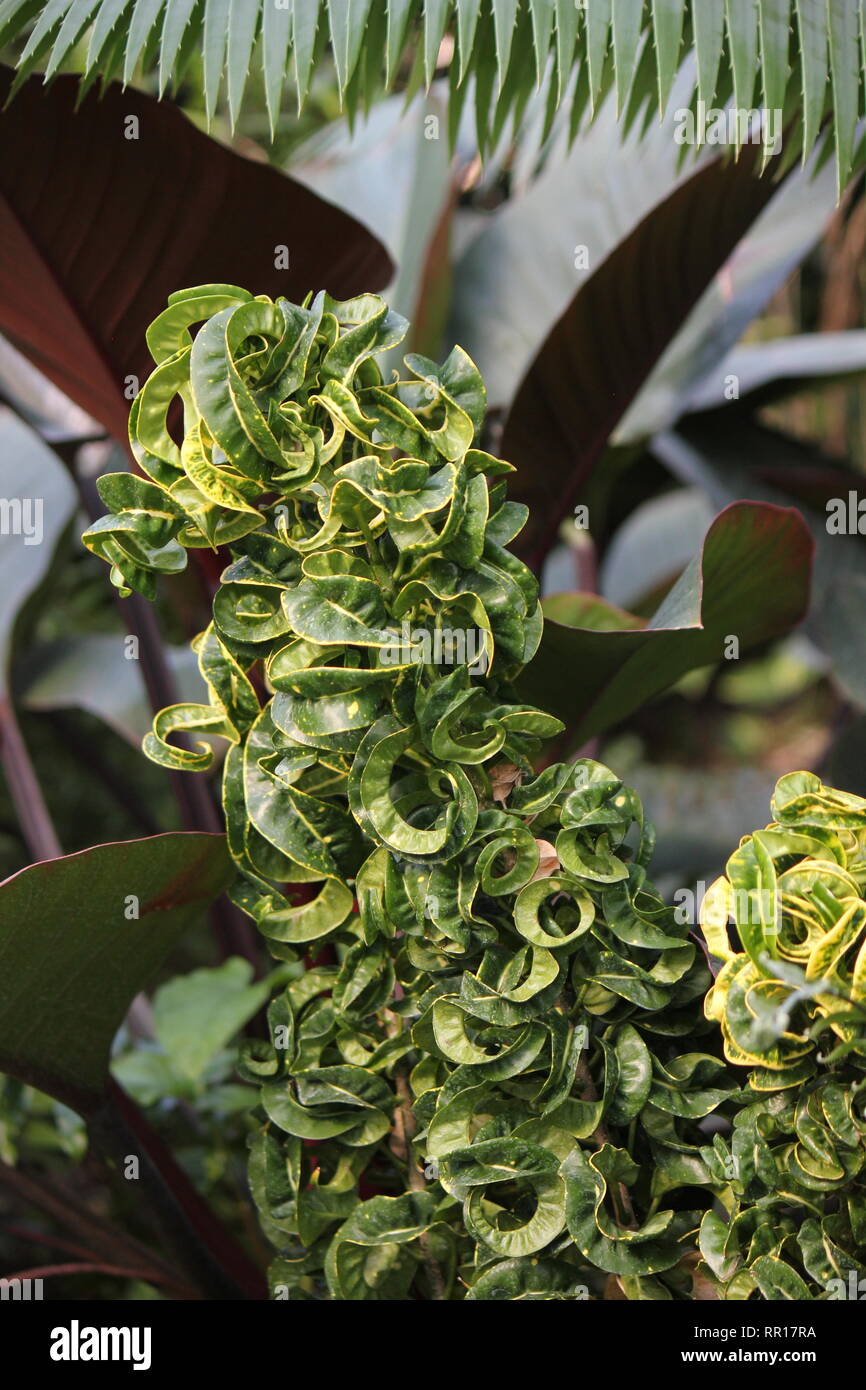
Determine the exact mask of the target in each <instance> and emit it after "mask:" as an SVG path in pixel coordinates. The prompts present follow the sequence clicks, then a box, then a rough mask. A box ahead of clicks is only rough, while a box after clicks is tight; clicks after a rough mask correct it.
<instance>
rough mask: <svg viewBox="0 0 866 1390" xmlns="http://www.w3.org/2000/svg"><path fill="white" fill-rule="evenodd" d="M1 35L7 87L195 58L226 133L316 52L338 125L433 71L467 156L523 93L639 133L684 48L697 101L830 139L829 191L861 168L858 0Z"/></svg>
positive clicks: (593, 2)
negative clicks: (463, 136) (606, 117)
mask: <svg viewBox="0 0 866 1390" xmlns="http://www.w3.org/2000/svg"><path fill="white" fill-rule="evenodd" d="M12 40H15V41H18V42H19V43H20V44H23V47H22V48H21V57H20V62H19V74H20V76H21V77H22V79H23V77H24V76H26V75H27V74H28V73H29V72H31V71H33V70H34V69H38V70H41V71H44V72H45V74H46V75H47V76H48V77H51V76H53V74H54V73H56V72H57V71H58V70H59V69H60V68H61V67H62V66H63V64H64V63H65V62H67V61H68V60H69V59H70V55H71V54H72V53H73V50H74V49H75V50H76V59H77V61H79V62H80V61H81V56H80V55H82V54H83V70H84V81H85V82H86V83H88V82H92V81H94V80H96V79H97V78H102V79H110V78H119V79H121V80H123V81H129V80H130V79H131V78H132V77H133V75H134V74H135V73H136V72H138V71H143V72H144V73H146V74H147V75H148V77H152V78H154V79H155V80H156V82H157V83H158V87H159V90H160V93H163V92H165V91H166V90H167V89H168V88H170V87H172V86H175V85H176V84H177V83H178V82H179V81H180V80H181V79H182V78H183V76H184V74H185V72H186V71H187V69H188V67H189V64H190V63H191V62H193V61H195V62H200V63H201V65H202V81H203V86H204V93H205V103H206V107H207V113H208V116H209V117H212V116H213V115H214V113H215V112H216V110H217V107H218V105H219V102H220V100H221V94H223V95H224V97H225V99H226V100H227V105H228V111H229V115H230V119H231V120H232V122H234V121H235V120H237V118H238V116H239V114H240V112H241V109H242V107H243V103H244V99H245V96H246V95H247V94H248V93H249V91H250V85H251V79H252V81H253V82H254V84H255V87H256V90H257V91H258V92H260V91H261V89H262V88H263V90H264V95H265V100H266V103H267V107H268V113H269V116H270V120H271V126H272V129H273V127H274V125H275V123H276V119H277V116H278V113H279V111H280V107H281V103H282V102H283V100H284V99H285V98H286V94H287V86H288V87H290V88H291V90H292V95H293V97H294V99H295V100H296V101H297V103H298V104H299V106H303V104H304V101H305V100H306V98H307V96H308V93H309V90H310V84H311V81H312V78H313V74H314V73H315V71H316V67H317V64H318V62H319V60H320V58H321V57H322V55H323V54H324V53H325V51H326V50H329V51H330V53H331V54H332V57H333V62H334V66H335V69H336V74H337V81H338V83H339V88H340V95H341V99H342V101H343V105H344V108H345V109H346V111H347V112H348V113H349V115H350V116H354V114H355V113H356V112H357V111H358V110H359V109H361V110H362V109H364V108H365V106H366V105H367V104H369V102H370V101H371V100H372V99H373V98H374V97H375V96H376V95H377V94H378V93H379V92H380V91H381V90H383V88H384V89H385V90H390V89H394V88H399V89H401V90H402V89H405V88H406V87H407V86H408V88H409V90H410V91H411V90H414V89H418V88H422V87H425V86H428V85H429V84H430V82H431V81H432V80H433V78H434V76H435V75H436V74H437V73H441V72H442V70H443V68H447V76H448V81H449V84H450V88H451V102H450V110H451V117H450V122H451V127H452V134H453V131H454V129H455V128H456V124H457V121H458V119H459V117H460V114H461V112H462V111H463V110H464V108H465V107H466V103H467V98H468V101H469V103H470V108H471V109H473V110H474V118H475V120H476V123H477V128H478V136H479V142H480V145H481V148H482V151H483V150H485V149H487V148H489V146H490V144H491V142H492V141H493V140H495V139H496V138H497V137H498V136H499V134H501V132H502V131H503V130H504V129H505V127H506V125H507V123H508V122H509V121H510V120H513V121H514V122H515V123H517V122H519V121H520V119H521V116H522V115H523V112H524V110H525V107H526V104H527V102H528V101H529V100H530V99H531V98H533V97H534V98H535V99H536V100H538V101H539V102H540V103H541V104H542V109H543V110H544V111H545V114H546V122H547V125H548V126H549V125H550V124H551V123H552V121H553V119H554V117H555V115H556V113H557V111H558V110H560V109H561V108H566V111H567V118H568V120H569V122H570V126H571V130H572V132H574V131H575V130H576V129H577V127H578V125H579V123H580V121H581V119H582V118H583V116H584V114H585V113H586V112H590V113H591V112H594V111H595V110H597V109H598V106H599V105H600V103H601V101H602V100H603V98H604V97H605V96H606V94H607V93H608V91H610V90H611V89H613V90H615V92H616V100H617V103H618V106H619V109H620V112H621V114H622V116H623V128H624V129H628V128H630V127H631V125H632V123H634V122H635V121H637V120H639V121H648V120H650V119H652V117H653V116H654V115H655V114H656V112H657V111H658V110H660V109H661V110H663V109H664V108H665V106H666V104H667V102H668V99H669V97H670V93H671V88H672V86H673V81H674V77H675V75H676V73H677V71H678V69H679V67H680V65H681V63H682V62H683V60H684V58H685V57H686V55H687V54H688V53H689V52H692V51H693V52H694V55H695V61H694V72H695V82H694V93H693V101H694V102H696V101H698V100H700V101H701V102H703V103H704V104H705V109H706V108H708V107H712V106H713V105H714V104H715V106H716V107H719V106H724V105H725V104H727V103H728V102H733V103H734V104H735V106H736V107H737V108H739V109H742V110H747V109H754V108H756V107H758V106H760V107H763V108H766V109H768V110H769V111H771V112H783V113H784V120H785V129H786V150H787V151H788V153H789V154H791V153H793V154H794V155H798V154H802V155H803V157H804V158H805V157H806V156H807V155H808V154H809V153H810V151H811V150H812V148H813V147H814V145H815V143H816V141H817V140H818V139H819V137H820V134H821V131H822V129H823V128H824V126H825V125H827V126H829V127H831V128H832V135H833V138H832V144H828V146H827V148H828V149H833V150H834V151H835V156H836V161H837V165H838V169H839V185H840V188H841V187H842V186H844V184H845V183H846V181H847V180H848V178H849V177H850V175H851V172H852V170H853V169H854V168H856V167H859V166H860V165H861V164H862V163H863V160H864V154H863V147H862V144H861V143H860V141H859V138H858V120H859V118H860V116H861V115H862V114H863V109H864V80H863V76H864V67H866V0H48V2H47V3H45V0H0V44H3V43H7V42H9V41H12Z"/></svg>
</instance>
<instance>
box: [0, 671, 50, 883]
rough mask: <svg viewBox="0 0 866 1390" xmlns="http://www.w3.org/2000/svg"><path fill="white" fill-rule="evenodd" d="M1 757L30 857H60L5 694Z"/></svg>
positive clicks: (0, 720)
mask: <svg viewBox="0 0 866 1390" xmlns="http://www.w3.org/2000/svg"><path fill="white" fill-rule="evenodd" d="M0 758H2V762H3V771H4V773H5V774H6V781H7V783H8V786H9V794H10V796H11V797H12V802H13V805H14V806H15V810H16V812H17V815H18V821H19V824H20V826H21V833H22V835H23V836H24V841H25V844H26V845H27V848H28V850H29V851H30V854H31V856H32V858H33V859H34V860H40V859H59V858H60V856H61V855H62V854H63V849H62V847H61V844H60V840H59V839H58V837H57V831H56V830H55V829H54V822H53V821H52V819H51V815H50V812H49V810H48V807H47V806H46V804H45V798H44V796H43V795H42V788H41V787H40V785H39V779H38V778H37V776H36V771H35V769H34V767H33V764H32V762H31V761H30V754H29V753H28V751H27V745H26V744H25V742H24V739H23V738H22V737H21V730H20V728H19V727H18V721H17V719H16V718H15V711H14V710H13V708H12V704H11V701H10V700H9V698H8V697H5V698H2V699H0Z"/></svg>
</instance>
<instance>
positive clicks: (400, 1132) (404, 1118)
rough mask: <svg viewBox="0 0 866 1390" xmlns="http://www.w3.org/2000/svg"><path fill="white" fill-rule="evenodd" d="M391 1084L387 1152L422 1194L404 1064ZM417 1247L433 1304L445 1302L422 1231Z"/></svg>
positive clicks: (441, 1276)
mask: <svg viewBox="0 0 866 1390" xmlns="http://www.w3.org/2000/svg"><path fill="white" fill-rule="evenodd" d="M394 1084H395V1087H396V1090H397V1095H398V1096H399V1104H398V1106H397V1109H396V1110H395V1111H394V1128H393V1130H392V1133H391V1149H392V1151H393V1152H394V1153H395V1154H396V1156H397V1157H398V1158H401V1159H402V1158H405V1161H406V1165H407V1168H408V1176H409V1187H410V1189H411V1190H412V1191H413V1192H423V1191H424V1190H425V1189H426V1187H427V1183H426V1180H425V1178H424V1173H423V1171H422V1169H421V1167H420V1165H419V1163H418V1161H417V1159H416V1158H415V1152H414V1148H413V1145H412V1140H413V1138H414V1136H415V1132H416V1130H417V1128H418V1124H417V1121H416V1119H415V1111H414V1110H413V1109H412V1092H411V1090H410V1088H409V1075H408V1069H407V1067H406V1063H405V1062H398V1063H397V1065H396V1067H395V1068H394ZM418 1244H419V1245H420V1247H421V1254H422V1257H423V1261H424V1268H425V1269H426V1271H427V1277H428V1279H429V1280H430V1287H431V1289H432V1290H433V1298H434V1300H436V1301H437V1302H442V1301H444V1299H445V1276H444V1274H443V1273H442V1266H441V1265H440V1263H439V1261H438V1260H437V1259H436V1256H435V1255H434V1254H433V1252H432V1250H431V1249H430V1241H429V1239H428V1236H427V1232H426V1231H425V1233H424V1235H422V1236H421V1237H419V1240H418Z"/></svg>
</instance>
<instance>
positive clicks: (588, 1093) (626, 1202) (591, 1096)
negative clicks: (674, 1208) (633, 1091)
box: [576, 1057, 638, 1230]
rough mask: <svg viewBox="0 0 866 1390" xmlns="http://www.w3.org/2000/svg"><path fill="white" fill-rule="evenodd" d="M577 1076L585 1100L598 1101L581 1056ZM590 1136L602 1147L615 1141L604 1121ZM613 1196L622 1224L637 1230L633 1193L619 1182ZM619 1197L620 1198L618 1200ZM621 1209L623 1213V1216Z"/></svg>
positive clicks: (593, 1083)
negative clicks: (632, 1200)
mask: <svg viewBox="0 0 866 1390" xmlns="http://www.w3.org/2000/svg"><path fill="white" fill-rule="evenodd" d="M576 1077H577V1079H578V1080H579V1081H580V1082H581V1083H582V1092H583V1098H584V1100H588V1101H597V1100H598V1092H597V1091H596V1089H595V1082H594V1081H593V1079H592V1076H591V1075H590V1071H589V1067H588V1066H587V1064H586V1061H585V1060H584V1058H583V1057H581V1059H580V1061H579V1062H578V1064H577V1072H576ZM590 1138H591V1140H592V1141H593V1143H594V1144H597V1145H598V1147H599V1148H600V1149H601V1148H603V1147H604V1145H605V1144H612V1143H613V1140H612V1139H611V1137H610V1133H609V1131H608V1129H607V1126H606V1125H605V1124H604V1123H600V1124H598V1125H597V1126H596V1128H595V1129H594V1130H593V1132H592V1134H591V1135H590ZM611 1197H612V1198H613V1201H614V1205H615V1206H616V1207H617V1217H618V1219H619V1221H620V1225H621V1226H627V1227H629V1228H630V1229H631V1230H637V1225H638V1223H637V1220H636V1218H635V1214H634V1207H633V1206H632V1204H631V1195H630V1193H629V1190H628V1188H627V1187H626V1185H625V1183H624V1182H619V1183H617V1185H616V1190H614V1189H613V1188H611ZM617 1198H618V1199H619V1200H617ZM620 1210H621V1213H622V1215H621V1216H620Z"/></svg>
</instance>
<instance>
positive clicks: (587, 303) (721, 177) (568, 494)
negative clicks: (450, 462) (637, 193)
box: [502, 162, 775, 562]
mask: <svg viewBox="0 0 866 1390" xmlns="http://www.w3.org/2000/svg"><path fill="white" fill-rule="evenodd" d="M774 191H775V185H774V184H773V183H772V182H771V180H770V178H769V177H768V176H767V175H764V177H762V178H758V177H755V176H754V174H753V172H752V171H751V170H750V168H749V167H748V166H747V165H746V164H745V163H744V162H740V163H739V164H735V165H723V164H720V163H715V164H710V165H708V166H707V167H706V168H704V169H702V170H701V171H700V172H699V173H697V174H695V175H694V177H693V178H691V179H689V180H688V182H686V183H685V184H683V185H681V186H680V187H679V188H677V189H675V191H674V192H673V193H671V194H670V196H669V197H668V198H666V199H665V201H664V202H663V203H661V204H660V205H659V206H658V207H656V208H654V209H653V210H652V212H650V213H649V214H648V215H647V216H646V217H645V218H644V219H643V221H642V222H640V223H639V224H638V226H637V227H635V228H634V230H633V231H632V232H631V233H630V235H629V236H627V237H626V238H625V240H624V241H622V242H620V243H619V245H618V246H617V247H616V248H615V250H614V251H613V252H612V253H611V254H610V255H609V256H608V257H607V259H606V260H605V261H604V262H603V264H602V265H601V266H600V267H599V268H598V269H597V270H596V271H595V273H594V274H593V275H591V276H590V278H589V279H588V280H586V281H585V282H584V284H583V285H582V286H581V288H580V289H579V290H578V292H577V293H576V294H575V296H574V298H573V299H572V300H571V302H570V304H568V306H567V307H566V309H565V311H564V312H563V313H562V315H561V316H560V318H559V320H558V321H557V323H556V324H555V325H554V327H553V329H552V330H551V332H550V333H549V334H548V336H547V338H546V339H545V341H544V343H543V344H542V346H541V348H540V350H539V351H538V353H537V354H536V356H535V359H534V361H533V362H532V365H531V366H530V368H529V370H528V371H527V373H526V375H525V377H524V378H523V381H522V383H521V385H520V387H519V389H518V392H517V395H516V396H515V399H514V401H513V403H512V406H511V409H510V411H509V415H508V419H507V421H506V426H505V434H504V438H503V442H502V452H503V454H504V456H505V457H506V458H508V459H510V460H511V461H513V462H514V463H515V464H516V465H517V468H518V470H519V472H518V479H517V480H516V483H517V486H516V488H515V491H516V493H517V495H518V496H519V497H520V498H521V500H522V501H525V502H527V503H528V504H529V506H530V524H529V526H528V528H527V532H526V534H525V537H524V545H525V546H526V547H527V548H528V547H530V546H531V547H532V551H531V554H532V555H533V558H534V559H535V561H536V562H539V561H541V560H543V558H544V556H545V555H546V554H547V551H548V550H549V548H550V546H551V544H552V543H553V541H554V540H555V538H556V535H557V532H558V529H559V526H560V523H561V522H562V520H563V518H564V517H565V516H566V515H567V514H568V513H569V512H570V510H571V508H572V506H573V505H574V503H575V502H576V501H577V499H578V497H579V495H580V489H581V487H582V486H583V484H584V483H585V482H586V480H587V478H588V476H589V474H590V472H591V470H592V468H593V467H594V465H595V464H596V462H597V461H598V459H599V458H600V457H601V455H602V453H603V452H604V449H605V447H606V446H607V443H608V440H609V438H610V435H611V433H612V431H613V429H614V427H615V426H616V425H617V424H618V422H619V421H620V419H621V418H622V416H623V414H624V413H625V411H626V409H627V407H628V406H629V404H630V403H631V401H632V400H633V399H634V397H635V395H636V393H637V391H638V389H639V387H640V386H641V385H642V384H643V382H644V381H645V380H646V378H647V376H648V375H649V373H650V371H651V369H652V367H653V366H654V365H655V364H656V363H657V362H658V361H659V359H660V357H661V356H662V354H663V352H664V351H665V349H666V348H667V347H668V346H669V344H670V342H671V340H672V338H673V337H674V335H675V334H676V332H677V330H678V329H679V328H680V327H681V326H682V324H683V323H684V321H685V319H686V317H687V315H688V314H689V312H690V310H692V309H693V308H694V307H695V305H696V304H697V303H698V301H699V299H700V297H701V296H702V294H703V293H704V291H705V290H706V289H707V287H708V285H709V284H710V283H711V281H712V279H713V277H714V276H715V275H716V273H717V272H718V271H719V270H720V268H721V267H722V265H723V264H724V263H725V261H727V259H728V257H729V256H730V254H731V252H732V251H733V250H734V248H735V247H736V246H737V244H738V242H739V241H740V240H741V238H742V237H743V236H744V234H745V233H746V231H747V230H748V228H749V227H750V226H751V225H752V223H753V222H754V221H755V218H756V217H757V216H758V215H759V213H760V212H761V211H762V209H763V208H764V207H765V206H766V204H767V203H768V201H769V200H770V198H771V197H772V196H773V192H774ZM539 457H543V458H544V459H545V467H544V468H543V469H540V468H538V467H537V459H538V458H539Z"/></svg>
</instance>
